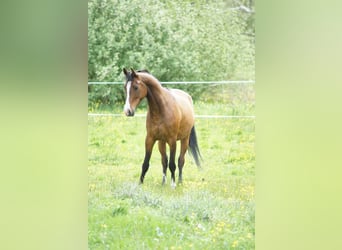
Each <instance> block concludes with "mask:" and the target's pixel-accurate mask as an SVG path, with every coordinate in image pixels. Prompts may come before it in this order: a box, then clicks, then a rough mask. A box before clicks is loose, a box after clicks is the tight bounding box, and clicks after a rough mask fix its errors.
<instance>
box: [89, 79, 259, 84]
mask: <svg viewBox="0 0 342 250" xmlns="http://www.w3.org/2000/svg"><path fill="white" fill-rule="evenodd" d="M123 83H124V82H123V81H122V82H88V85H96V84H97V85H120V84H123ZM160 83H161V84H162V85H168V84H172V85H176V84H180V85H182V84H184V85H187V84H254V83H255V81H254V80H230V81H183V82H160Z"/></svg>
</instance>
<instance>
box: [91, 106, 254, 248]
mask: <svg viewBox="0 0 342 250" xmlns="http://www.w3.org/2000/svg"><path fill="white" fill-rule="evenodd" d="M121 108H122V107H120V110H121ZM195 109H196V113H197V114H210V113H207V112H211V114H214V113H215V112H217V114H222V112H220V111H222V110H224V109H225V107H224V106H223V105H220V104H204V103H198V104H195ZM244 109H248V108H244ZM118 110H119V107H118V109H117V110H115V111H118ZM249 111H251V110H249ZM144 112H145V111H144V110H143V109H140V110H139V113H144ZM238 113H239V112H238ZM240 113H244V114H246V115H247V111H246V110H243V111H241V112H240ZM251 114H253V113H248V115H251ZM196 130H197V136H198V142H199V146H200V150H201V154H202V156H203V162H202V165H203V166H202V168H201V169H198V168H197V167H196V165H195V164H194V161H193V160H192V159H191V158H190V156H189V155H187V156H186V162H185V166H184V169H183V184H181V185H177V187H176V189H172V188H171V187H170V173H169V172H168V182H167V185H165V186H162V185H161V181H162V167H161V163H160V155H159V152H158V147H157V145H155V147H154V150H153V154H152V158H151V162H150V169H149V171H148V172H147V174H146V177H145V181H144V184H143V185H138V180H139V176H140V172H141V164H142V161H143V157H144V138H145V134H146V132H145V118H143V117H132V118H131V117H130V118H128V117H124V116H122V117H89V119H88V131H89V132H88V133H89V137H88V143H89V146H88V148H89V152H88V154H89V157H88V158H89V166H88V171H89V191H88V232H89V233H88V242H89V249H254V237H255V231H254V213H255V204H254V196H255V194H254V188H255V179H254V177H255V152H254V141H255V121H254V120H253V119H197V120H196ZM178 150H179V144H178ZM177 157H178V153H177Z"/></svg>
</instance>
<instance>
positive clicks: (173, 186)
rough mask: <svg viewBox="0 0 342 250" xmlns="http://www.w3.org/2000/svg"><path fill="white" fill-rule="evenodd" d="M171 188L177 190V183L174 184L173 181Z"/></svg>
mask: <svg viewBox="0 0 342 250" xmlns="http://www.w3.org/2000/svg"><path fill="white" fill-rule="evenodd" d="M171 188H172V189H175V188H176V182H174V181H173V180H172V181H171Z"/></svg>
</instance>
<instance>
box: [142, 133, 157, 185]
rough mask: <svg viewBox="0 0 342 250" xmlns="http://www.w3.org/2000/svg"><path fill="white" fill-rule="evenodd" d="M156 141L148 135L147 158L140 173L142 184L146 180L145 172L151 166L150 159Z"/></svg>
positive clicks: (146, 144) (146, 141)
mask: <svg viewBox="0 0 342 250" xmlns="http://www.w3.org/2000/svg"><path fill="white" fill-rule="evenodd" d="M155 142H156V141H155V140H154V139H153V138H152V137H150V136H148V135H147V136H146V139H145V158H144V163H143V164H142V167H141V168H142V171H141V175H140V183H141V184H142V183H143V182H144V178H145V174H146V172H147V170H148V168H149V166H150V159H151V155H152V149H153V145H154V143H155Z"/></svg>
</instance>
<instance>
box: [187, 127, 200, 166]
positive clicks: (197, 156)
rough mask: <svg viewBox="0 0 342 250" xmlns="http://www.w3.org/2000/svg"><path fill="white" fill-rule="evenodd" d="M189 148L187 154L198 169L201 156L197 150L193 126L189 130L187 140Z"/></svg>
mask: <svg viewBox="0 0 342 250" xmlns="http://www.w3.org/2000/svg"><path fill="white" fill-rule="evenodd" d="M189 148H190V150H189V153H190V154H191V156H192V157H193V158H194V160H195V163H196V165H197V166H198V167H200V166H201V163H200V158H201V159H202V156H201V153H200V151H199V148H198V143H197V136H196V131H195V126H193V127H192V129H191V133H190V139H189Z"/></svg>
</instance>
